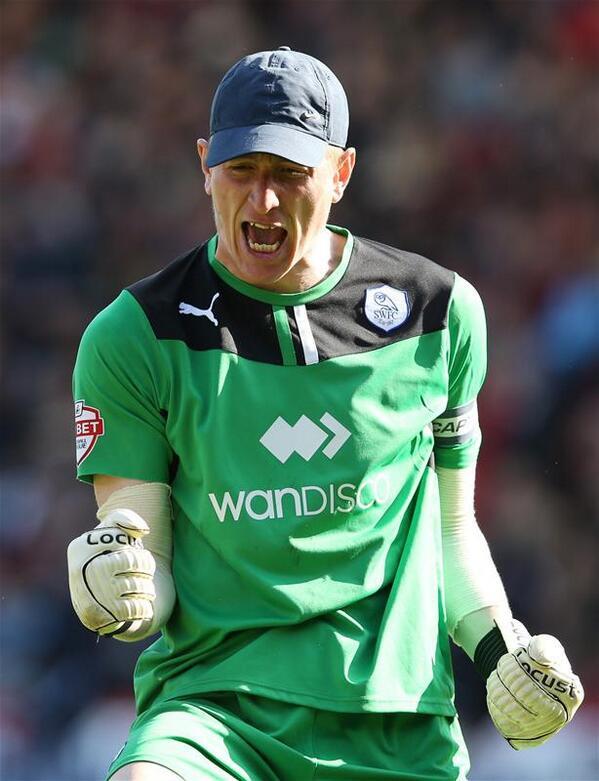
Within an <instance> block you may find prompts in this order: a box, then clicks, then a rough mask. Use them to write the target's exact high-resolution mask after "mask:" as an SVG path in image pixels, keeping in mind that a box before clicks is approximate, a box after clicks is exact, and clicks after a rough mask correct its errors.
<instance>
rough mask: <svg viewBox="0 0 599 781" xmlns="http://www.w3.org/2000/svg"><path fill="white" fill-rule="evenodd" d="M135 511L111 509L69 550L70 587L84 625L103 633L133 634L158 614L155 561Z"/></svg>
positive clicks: (72, 544)
mask: <svg viewBox="0 0 599 781" xmlns="http://www.w3.org/2000/svg"><path fill="white" fill-rule="evenodd" d="M149 530H150V529H149V527H148V524H147V523H146V522H145V521H144V520H143V518H141V516H139V515H138V514H137V513H135V512H133V510H125V509H123V510H112V511H111V512H110V513H109V514H108V515H107V516H106V517H105V518H104V519H103V520H102V521H101V523H99V524H98V525H97V526H96V527H95V528H94V529H93V530H92V531H89V532H86V533H85V534H82V535H81V536H79V537H77V538H76V539H74V540H73V541H72V542H71V543H70V545H69V547H68V549H67V561H68V569H69V589H70V592H71V600H72V602H73V607H74V608H75V612H76V613H77V615H78V617H79V620H80V621H81V623H82V624H83V625H84V626H85V627H87V628H88V629H91V630H92V632H97V633H98V634H100V635H109V636H110V635H120V636H122V637H126V636H133V635H135V634H136V633H138V632H139V630H140V629H142V628H144V627H146V626H148V625H149V624H150V623H151V621H152V618H153V616H154V609H153V604H152V603H153V601H154V599H155V597H156V593H155V589H154V582H153V577H154V572H155V569H156V563H155V561H154V557H153V556H152V554H151V553H150V551H149V550H146V549H145V548H144V546H143V543H142V541H141V540H142V538H143V537H144V536H145V535H146V534H148V532H149Z"/></svg>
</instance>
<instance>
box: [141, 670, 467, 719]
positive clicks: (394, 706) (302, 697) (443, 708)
mask: <svg viewBox="0 0 599 781" xmlns="http://www.w3.org/2000/svg"><path fill="white" fill-rule="evenodd" d="M215 691H236V692H243V693H244V694H254V695H257V696H261V697H270V698H271V699H276V700H279V701H282V702H288V703H291V704H293V705H304V706H306V707H308V708H317V709H318V710H332V711H338V712H340V713H395V712H397V713H426V714H430V715H432V716H455V715H457V711H456V709H455V706H454V705H453V703H452V702H451V701H450V700H447V699H431V698H427V697H421V698H418V697H414V698H398V699H384V698H381V697H368V696H363V697H323V696H321V695H310V694H305V693H304V692H299V691H294V690H293V689H280V688H278V687H274V686H273V687H271V686H267V685H265V684H263V683H252V682H248V681H247V680H243V681H242V680H237V681H236V680H234V679H228V678H227V679H216V680H210V681H206V682H205V683H204V684H201V683H200V684H195V685H194V686H193V687H191V686H187V687H184V686H182V687H180V688H173V689H172V690H171V691H169V692H168V694H165V695H160V694H159V695H158V696H157V697H156V699H155V700H152V701H151V702H150V703H147V704H146V705H145V707H144V708H143V709H142V711H140V712H143V711H145V710H147V709H148V708H151V707H154V705H156V704H159V703H160V702H164V701H168V700H174V699H177V698H178V697H189V696H192V695H202V694H206V693H208V692H215Z"/></svg>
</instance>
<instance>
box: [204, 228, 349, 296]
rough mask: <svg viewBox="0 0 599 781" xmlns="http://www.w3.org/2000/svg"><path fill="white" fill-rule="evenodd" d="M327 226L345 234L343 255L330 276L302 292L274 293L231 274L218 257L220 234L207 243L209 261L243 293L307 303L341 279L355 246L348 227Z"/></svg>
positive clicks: (224, 278)
mask: <svg viewBox="0 0 599 781" xmlns="http://www.w3.org/2000/svg"><path fill="white" fill-rule="evenodd" d="M327 228H328V229H329V230H331V231H333V232H334V233H339V234H341V235H342V236H345V238H346V242H345V247H344V248H343V255H342V256H341V261H340V262H339V265H338V266H337V268H336V269H335V270H334V271H333V272H332V273H331V274H329V276H328V277H326V278H325V279H323V280H322V282H319V283H318V284H317V285H314V287H310V288H308V289H307V290H302V291H301V292H300V293H273V292H272V291H271V290H263V289H262V288H259V287H254V286H253V285H249V284H248V283H247V282H244V281H243V280H242V279H239V278H238V277H236V276H235V275H234V274H231V272H230V271H229V269H227V268H226V267H225V266H223V264H222V263H221V262H220V261H219V260H217V258H216V247H217V244H218V235H214V236H213V237H212V238H211V239H210V241H209V242H208V244H207V247H206V249H207V252H208V262H209V263H210V265H211V266H212V268H213V270H214V272H215V273H216V274H218V276H219V277H220V278H221V279H222V280H223V282H226V283H227V285H229V286H230V287H232V288H234V289H235V290H237V291H238V292H239V293H242V294H243V295H244V296H248V297H249V298H254V299H256V300H257V301H263V302H265V303H267V304H279V305H282V306H297V305H298V304H306V303H308V301H314V300H315V299H316V298H320V297H321V296H324V295H325V294H326V293H328V292H329V291H330V290H332V289H333V288H334V287H335V285H336V284H337V283H338V282H339V280H340V279H341V278H342V277H343V275H344V274H345V271H346V269H347V266H348V264H349V259H350V256H351V253H352V249H353V246H354V237H353V236H352V234H351V233H350V232H349V231H348V230H347V228H340V227H338V226H337V225H327Z"/></svg>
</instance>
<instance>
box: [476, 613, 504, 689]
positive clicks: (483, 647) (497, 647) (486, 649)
mask: <svg viewBox="0 0 599 781" xmlns="http://www.w3.org/2000/svg"><path fill="white" fill-rule="evenodd" d="M507 651H508V648H507V645H506V644H505V640H504V639H503V635H502V634H501V632H500V631H499V627H497V626H495V627H493V629H491V631H490V632H487V634H486V635H485V636H484V637H483V638H482V640H481V641H480V642H479V644H478V645H477V646H476V651H475V652H474V666H475V667H476V669H477V670H478V672H479V673H480V675H481V676H482V678H483V680H484V681H486V680H487V678H488V677H489V675H491V673H492V672H493V670H494V669H495V668H496V667H497V662H498V661H499V660H500V659H501V657H502V656H503V655H504V654H506V653H507Z"/></svg>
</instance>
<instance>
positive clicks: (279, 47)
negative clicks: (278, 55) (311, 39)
mask: <svg viewBox="0 0 599 781" xmlns="http://www.w3.org/2000/svg"><path fill="white" fill-rule="evenodd" d="M277 48H278V50H279V51H284V52H290V51H291V46H278V47H277Z"/></svg>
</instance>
